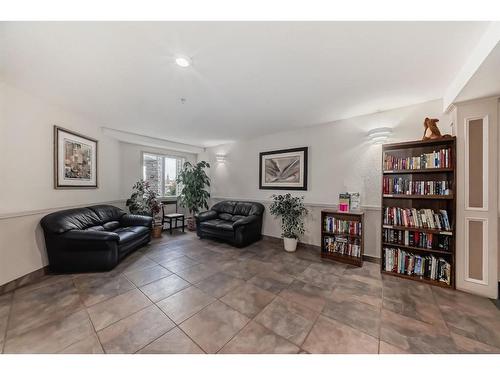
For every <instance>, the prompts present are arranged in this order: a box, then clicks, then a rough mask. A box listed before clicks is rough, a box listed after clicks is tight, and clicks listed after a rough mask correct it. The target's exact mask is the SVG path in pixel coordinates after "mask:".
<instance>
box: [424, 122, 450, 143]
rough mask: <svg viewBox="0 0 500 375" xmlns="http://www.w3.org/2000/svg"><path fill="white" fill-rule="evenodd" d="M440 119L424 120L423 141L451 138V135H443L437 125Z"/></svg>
mask: <svg viewBox="0 0 500 375" xmlns="http://www.w3.org/2000/svg"><path fill="white" fill-rule="evenodd" d="M438 122H439V119H437V118H429V117H426V118H425V120H424V136H423V137H422V141H428V140H429V139H439V138H448V137H451V136H450V135H449V134H445V135H441V132H440V131H439V128H438V126H437V123H438Z"/></svg>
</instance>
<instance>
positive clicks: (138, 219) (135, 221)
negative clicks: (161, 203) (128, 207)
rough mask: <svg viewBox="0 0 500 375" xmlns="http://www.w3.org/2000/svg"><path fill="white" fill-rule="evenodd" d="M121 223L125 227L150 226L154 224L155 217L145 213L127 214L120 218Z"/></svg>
mask: <svg viewBox="0 0 500 375" xmlns="http://www.w3.org/2000/svg"><path fill="white" fill-rule="evenodd" d="M120 225H121V226H123V227H148V228H150V227H151V226H152V225H153V218H152V217H151V216H144V215H132V214H125V215H123V216H122V217H121V219H120Z"/></svg>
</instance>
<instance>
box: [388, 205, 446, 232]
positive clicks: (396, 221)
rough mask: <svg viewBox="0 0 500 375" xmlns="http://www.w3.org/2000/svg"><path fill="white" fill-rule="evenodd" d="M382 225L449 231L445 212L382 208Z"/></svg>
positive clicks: (422, 209)
mask: <svg viewBox="0 0 500 375" xmlns="http://www.w3.org/2000/svg"><path fill="white" fill-rule="evenodd" d="M384 225H395V226H401V227H410V228H424V229H438V230H448V231H449V230H451V225H450V220H449V219H448V213H447V212H446V210H436V211H434V210H431V209H429V208H421V209H417V208H400V207H384Z"/></svg>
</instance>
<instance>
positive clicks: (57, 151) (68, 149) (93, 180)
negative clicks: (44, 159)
mask: <svg viewBox="0 0 500 375" xmlns="http://www.w3.org/2000/svg"><path fill="white" fill-rule="evenodd" d="M54 187H55V188H56V189H66V188H87V189H95V188H97V140H95V139H92V138H89V137H86V136H84V135H81V134H78V133H74V132H72V131H70V130H67V129H63V128H61V127H59V126H55V125H54Z"/></svg>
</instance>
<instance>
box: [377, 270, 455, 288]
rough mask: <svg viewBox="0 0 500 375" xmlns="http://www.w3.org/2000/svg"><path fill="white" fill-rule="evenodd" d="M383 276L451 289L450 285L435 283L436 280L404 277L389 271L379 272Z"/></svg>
mask: <svg viewBox="0 0 500 375" xmlns="http://www.w3.org/2000/svg"><path fill="white" fill-rule="evenodd" d="M381 272H382V274H383V275H391V276H396V277H400V278H402V279H409V280H414V281H419V282H421V283H425V284H430V285H435V286H440V287H442V288H453V286H452V285H448V284H446V283H444V282H442V281H437V280H431V279H428V278H426V277H423V276H410V275H406V274H404V273H397V272H389V271H384V270H382V271H381Z"/></svg>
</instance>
